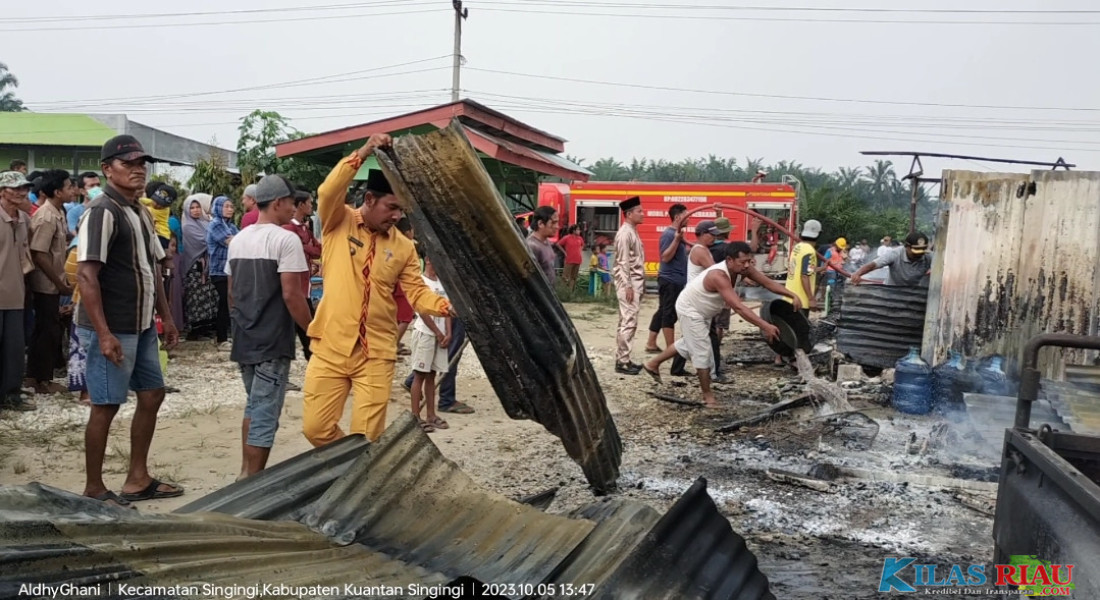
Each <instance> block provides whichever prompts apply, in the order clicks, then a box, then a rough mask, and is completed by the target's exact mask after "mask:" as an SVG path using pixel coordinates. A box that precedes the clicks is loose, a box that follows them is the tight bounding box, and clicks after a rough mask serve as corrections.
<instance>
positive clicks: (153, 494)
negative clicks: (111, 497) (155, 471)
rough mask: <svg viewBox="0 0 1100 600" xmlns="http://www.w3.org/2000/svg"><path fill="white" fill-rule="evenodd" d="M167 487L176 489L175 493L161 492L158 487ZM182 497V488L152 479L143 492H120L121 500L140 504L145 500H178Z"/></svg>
mask: <svg viewBox="0 0 1100 600" xmlns="http://www.w3.org/2000/svg"><path fill="white" fill-rule="evenodd" d="M162 485H168V486H171V487H174V488H176V489H175V491H171V492H164V491H161V489H160V486H162ZM182 495H183V488H182V487H180V486H178V485H176V484H174V483H165V482H163V481H160V480H158V479H156V478H154V479H153V480H152V481H150V482H149V485H147V486H145V489H144V490H141V491H140V492H122V499H123V500H129V501H130V502H142V501H145V500H160V499H162V498H178V497H180V496H182Z"/></svg>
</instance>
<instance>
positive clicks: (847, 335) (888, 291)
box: [836, 284, 928, 369]
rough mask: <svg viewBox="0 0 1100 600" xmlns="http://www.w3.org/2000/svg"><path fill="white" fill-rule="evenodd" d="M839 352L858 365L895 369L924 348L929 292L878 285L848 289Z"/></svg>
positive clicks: (839, 339) (853, 286)
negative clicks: (896, 364) (900, 362)
mask: <svg viewBox="0 0 1100 600" xmlns="http://www.w3.org/2000/svg"><path fill="white" fill-rule="evenodd" d="M843 295H844V310H842V311H841V312H840V319H839V321H838V323H837V333H836V344H837V350H839V351H840V352H843V353H844V354H845V355H847V356H848V357H849V358H851V359H852V360H853V361H855V362H856V363H858V364H861V365H865V366H870V367H880V368H884V369H886V368H893V367H894V364H895V363H897V362H898V359H900V358H902V357H904V356H905V355H906V354H908V353H909V349H910V348H914V347H915V348H920V346H921V343H922V340H923V337H924V314H925V309H926V307H927V302H928V289H927V288H920V287H913V288H911V287H900V286H887V285H877V284H865V285H846V286H844V294H843Z"/></svg>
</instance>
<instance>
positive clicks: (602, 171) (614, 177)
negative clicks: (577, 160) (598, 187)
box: [588, 158, 626, 181]
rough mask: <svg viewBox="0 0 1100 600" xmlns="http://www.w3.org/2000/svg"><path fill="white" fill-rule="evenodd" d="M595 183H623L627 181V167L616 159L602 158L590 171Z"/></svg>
mask: <svg viewBox="0 0 1100 600" xmlns="http://www.w3.org/2000/svg"><path fill="white" fill-rule="evenodd" d="M588 170H589V171H592V180H593V181H622V180H623V179H626V177H625V172H626V167H624V166H623V163H621V162H619V161H617V160H615V159H614V158H601V159H599V160H597V161H596V162H595V164H593V165H592V166H591V167H589V169H588Z"/></svg>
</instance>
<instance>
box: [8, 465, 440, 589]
mask: <svg viewBox="0 0 1100 600" xmlns="http://www.w3.org/2000/svg"><path fill="white" fill-rule="evenodd" d="M0 565H2V568H0V597H11V596H14V595H16V594H18V592H19V590H20V589H21V587H22V586H24V585H28V586H33V585H35V584H50V585H60V584H64V583H68V584H73V585H77V586H88V587H92V586H95V587H96V589H97V590H98V591H99V593H97V594H89V596H90V597H98V598H133V597H135V595H131V594H128V593H126V590H124V589H121V588H120V587H119V585H120V584H125V585H127V586H130V585H133V586H141V587H147V586H154V587H157V588H163V589H157V590H154V591H153V593H151V594H146V593H139V594H136V596H137V597H142V598H145V597H161V598H174V597H180V598H208V597H227V596H226V595H225V594H218V593H211V591H209V590H204V589H203V588H202V586H203V585H204V584H208V585H211V586H222V587H223V588H225V587H229V586H245V587H246V588H250V587H251V586H257V587H259V586H262V585H263V584H264V583H270V584H275V585H284V586H287V587H288V588H290V589H292V590H295V591H294V592H291V593H289V594H283V597H299V598H316V597H322V596H326V597H359V595H358V594H354V593H353V594H348V593H346V588H345V586H346V585H349V584H351V585H353V586H387V587H390V588H397V587H401V588H402V590H403V591H408V587H407V586H408V585H409V584H411V583H416V584H421V585H428V586H430V585H440V584H444V583H446V582H447V581H449V579H448V578H447V577H445V576H443V575H441V574H439V573H432V572H430V571H427V570H425V569H424V568H423V567H421V566H420V565H415V564H408V563H403V562H401V561H398V560H395V559H393V558H392V557H389V556H386V555H385V554H384V553H381V552H376V551H372V550H370V549H368V548H366V547H364V546H360V545H350V546H340V545H338V544H335V543H333V542H332V541H331V540H328V539H326V538H325V537H324V536H321V535H319V534H316V533H314V532H312V531H310V530H309V529H307V528H306V527H304V526H302V525H301V524H299V523H292V522H280V521H256V520H248V519H241V518H239V517H233V516H229V515H222V514H217V513H199V514H193V515H152V514H140V513H138V512H137V511H133V510H128V509H123V508H117V507H111V506H108V505H106V504H104V503H103V502H97V501H95V500H92V499H90V498H84V497H82V496H77V495H75V494H70V493H68V492H63V491H61V490H57V489H54V488H49V487H47V486H41V485H38V484H30V485H27V486H21V487H5V488H0ZM188 586H195V587H194V588H191V587H188ZM317 586H331V587H333V588H335V589H336V590H337V591H338V593H335V594H332V595H329V594H322V593H315V592H316V587H317ZM31 589H33V588H31ZM247 594H248V591H247V589H246V590H242V591H239V592H237V593H235V594H232V595H230V596H228V597H245V596H246V595H247ZM42 595H45V596H47V597H49V596H50V594H49V593H48V592H47V593H45V594H42ZM81 595H83V594H79V593H76V594H74V593H66V594H62V595H60V596H59V597H74V596H81ZM267 595H270V594H267ZM253 597H260V595H259V594H256V595H254V596H253ZM389 597H395V598H422V597H423V594H406V593H400V594H390V595H389Z"/></svg>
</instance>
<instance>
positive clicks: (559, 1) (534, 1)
mask: <svg viewBox="0 0 1100 600" xmlns="http://www.w3.org/2000/svg"><path fill="white" fill-rule="evenodd" d="M479 4H488V5H495V4H509V5H519V6H591V7H596V8H665V9H678V10H679V9H683V10H728V11H746V12H809V13H893V14H899V13H914V14H978V15H1000V14H1009V15H1036V14H1061V15H1089V14H1100V10H1096V9H1019V10H1006V9H965V8H879V7H873V8H857V7H834V6H828V7H822V6H755V5H748V6H738V5H722V4H657V3H652V2H585V1H581V0H553V1H552V2H550V1H546V0H522V1H507V0H485V1H484V2H481V3H479Z"/></svg>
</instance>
